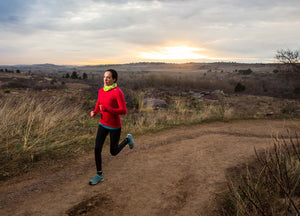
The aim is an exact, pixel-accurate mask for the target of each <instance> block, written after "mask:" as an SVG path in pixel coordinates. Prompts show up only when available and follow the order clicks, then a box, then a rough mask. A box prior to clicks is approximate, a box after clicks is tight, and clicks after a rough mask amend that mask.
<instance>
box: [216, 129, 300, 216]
mask: <svg viewBox="0 0 300 216" xmlns="http://www.w3.org/2000/svg"><path fill="white" fill-rule="evenodd" d="M256 158H257V160H256V163H255V165H253V166H249V165H247V166H246V167H245V169H244V172H242V174H241V176H240V178H239V179H238V180H235V181H232V180H231V183H230V184H229V191H230V192H229V193H228V194H226V196H225V199H224V202H223V211H222V215H241V216H244V215H251V216H252V215H253V216H255V215H265V216H267V215H268V216H269V215H272V216H273V215H274V216H275V215H286V216H288V215H300V142H299V139H298V137H297V134H296V136H295V138H289V139H288V140H287V139H285V138H284V137H281V138H280V139H279V138H274V143H273V146H272V150H267V151H266V152H265V153H264V154H262V155H261V154H258V153H257V152H256Z"/></svg>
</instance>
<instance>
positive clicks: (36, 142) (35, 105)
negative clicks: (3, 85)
mask: <svg viewBox="0 0 300 216" xmlns="http://www.w3.org/2000/svg"><path fill="white" fill-rule="evenodd" d="M85 115H86V113H84V112H83V111H82V108H81V106H80V105H76V104H74V103H70V101H68V99H66V98H59V97H55V98H54V97H48V98H43V97H41V96H39V95H35V94H32V95H29V96H26V97H24V96H20V95H19V96H18V95H15V96H14V97H3V98H2V100H1V102H0V116H1V122H0V130H1V138H0V158H1V160H0V161H1V163H0V169H1V171H2V172H4V170H3V169H4V167H8V166H9V163H13V162H14V161H17V160H18V159H20V160H21V161H24V160H25V161H28V158H30V159H31V160H34V159H35V157H36V156H38V155H40V154H41V153H43V152H46V151H49V150H52V149H58V148H61V147H64V146H67V145H70V144H73V143H76V142H78V140H82V139H84V138H85V136H87V135H88V134H87V133H85V132H83V133H82V134H79V133H78V132H79V131H82V128H84V125H83V124H85V121H84V120H83V119H84V116H85ZM74 134H76V136H74ZM11 171H12V170H10V172H11Z"/></svg>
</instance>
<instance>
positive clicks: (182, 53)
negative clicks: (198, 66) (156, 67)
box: [140, 46, 206, 60]
mask: <svg viewBox="0 0 300 216" xmlns="http://www.w3.org/2000/svg"><path fill="white" fill-rule="evenodd" d="M199 51H203V50H202V49H199V48H196V47H188V46H175V47H162V48H158V49H157V50H156V51H149V52H142V53H141V55H140V56H141V58H145V59H152V60H187V59H203V58H206V56H204V55H201V54H199V53H198V52H199Z"/></svg>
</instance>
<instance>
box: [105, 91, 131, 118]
mask: <svg viewBox="0 0 300 216" xmlns="http://www.w3.org/2000/svg"><path fill="white" fill-rule="evenodd" d="M116 99H117V103H118V106H119V107H118V108H113V107H108V106H102V111H104V112H110V113H112V114H117V115H124V114H126V113H127V108H126V103H125V98H124V94H123V92H122V91H121V90H120V89H119V90H118V91H117V92H116Z"/></svg>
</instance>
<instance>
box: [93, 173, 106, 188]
mask: <svg viewBox="0 0 300 216" xmlns="http://www.w3.org/2000/svg"><path fill="white" fill-rule="evenodd" d="M103 180H104V177H103V174H101V175H99V174H96V175H95V177H94V178H93V179H92V180H91V181H90V183H89V184H90V185H96V184H98V183H99V182H102V181H103Z"/></svg>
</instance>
